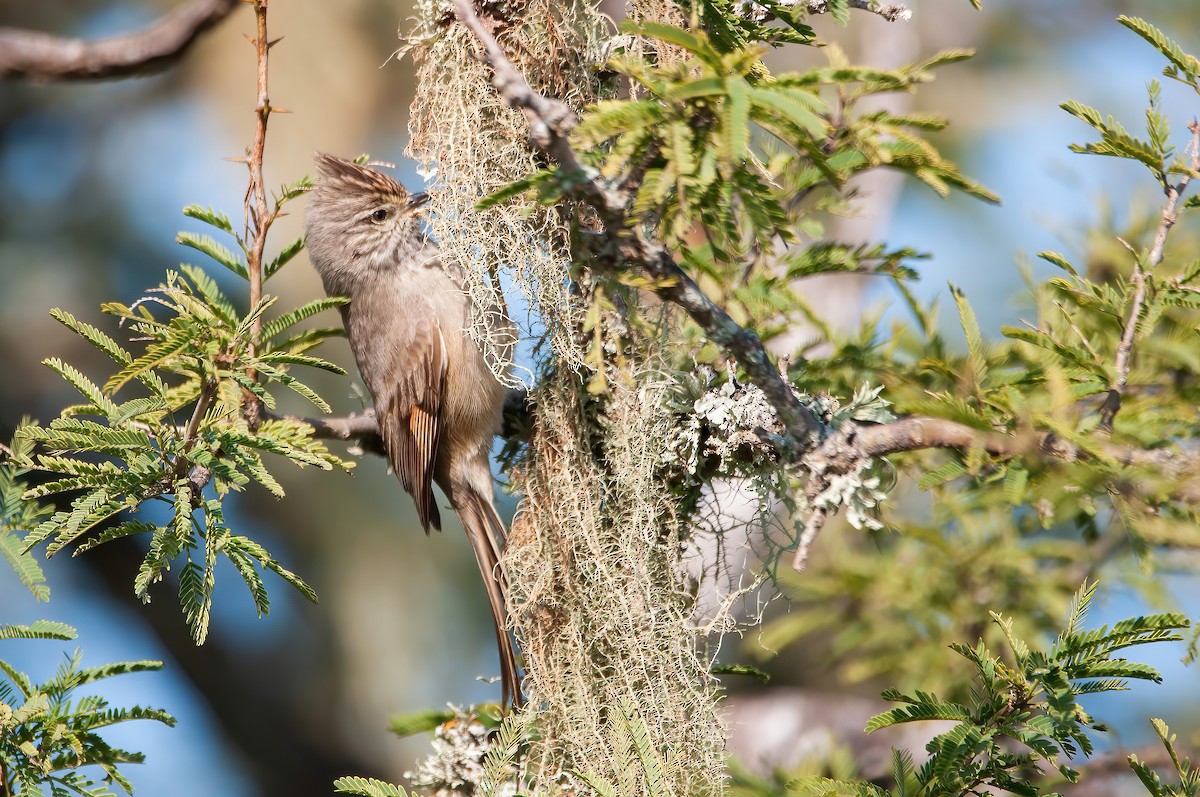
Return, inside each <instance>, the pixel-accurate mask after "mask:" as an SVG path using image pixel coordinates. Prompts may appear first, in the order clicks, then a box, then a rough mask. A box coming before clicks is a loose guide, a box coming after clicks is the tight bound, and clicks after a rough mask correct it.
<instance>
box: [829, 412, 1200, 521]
mask: <svg viewBox="0 0 1200 797" xmlns="http://www.w3.org/2000/svg"><path fill="white" fill-rule="evenodd" d="M929 448H945V449H953V450H956V451H968V450H970V449H972V448H977V449H982V450H983V451H986V452H987V453H989V454H992V455H993V456H1001V457H1013V456H1040V457H1045V458H1050V459H1057V460H1061V461H1063V462H1080V461H1083V460H1088V459H1094V458H1096V457H1097V456H1099V457H1103V458H1105V459H1108V460H1111V461H1112V462H1115V463H1116V464H1118V465H1123V466H1126V467H1143V468H1146V467H1148V468H1155V469H1157V470H1158V471H1159V472H1160V473H1162V474H1163V475H1164V476H1167V477H1174V478H1179V477H1183V476H1188V475H1193V474H1197V473H1200V452H1197V451H1179V450H1177V449H1172V448H1154V449H1145V448H1134V447H1129V446H1120V445H1115V444H1113V443H1103V444H1099V445H1095V446H1092V447H1091V448H1090V449H1089V448H1085V447H1083V446H1080V445H1078V444H1076V443H1072V442H1070V441H1069V440H1064V439H1062V438H1061V437H1059V436H1057V435H1055V434H1054V433H1052V432H1034V431H1032V430H1031V431H1028V432H1025V433H1017V434H1002V433H1000V432H986V431H983V430H980V429H975V428H972V427H970V426H967V425H965V424H961V423H957V422H955V421H950V420H946V419H944V418H925V417H921V416H909V417H905V418H899V419H897V420H895V421H892V422H891V423H884V424H862V423H847V424H844V425H843V427H842V429H840V430H839V431H838V433H837V434H834V435H831V436H830V437H829V438H827V439H826V440H825V441H824V442H823V443H822V444H821V446H820V447H819V448H818V449H817V450H815V451H814V452H813V453H812V454H811V455H809V457H808V458H807V459H808V460H809V461H811V462H813V463H819V464H820V466H821V468H822V469H824V470H825V471H828V472H831V473H849V472H850V471H851V470H853V468H854V467H855V465H857V464H858V463H859V462H861V461H862V460H865V459H876V458H879V457H886V456H888V455H890V454H899V453H903V452H906V451H920V450H923V449H929ZM1093 450H1094V451H1095V453H1093ZM1175 495H1176V497H1177V498H1180V499H1182V500H1186V501H1196V500H1200V489H1197V487H1192V486H1191V485H1184V486H1183V487H1181V488H1180V489H1179V490H1178V491H1177V492H1176V493H1175Z"/></svg>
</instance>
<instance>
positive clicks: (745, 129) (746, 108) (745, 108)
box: [719, 77, 750, 163]
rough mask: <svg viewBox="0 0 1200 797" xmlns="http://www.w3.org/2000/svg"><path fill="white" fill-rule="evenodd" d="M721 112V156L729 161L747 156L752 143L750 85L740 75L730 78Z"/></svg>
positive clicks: (732, 161)
mask: <svg viewBox="0 0 1200 797" xmlns="http://www.w3.org/2000/svg"><path fill="white" fill-rule="evenodd" d="M726 91H727V92H728V94H727V96H726V97H725V101H724V103H722V105H721V108H720V114H721V138H720V140H719V143H720V146H721V156H722V157H723V158H724V159H725V160H726V161H727V162H729V163H734V162H736V161H738V160H740V159H741V158H743V157H745V152H746V148H747V147H748V146H749V144H750V86H749V85H748V84H747V83H746V81H745V79H743V78H740V77H735V78H730V79H729V81H728V83H727V85H726Z"/></svg>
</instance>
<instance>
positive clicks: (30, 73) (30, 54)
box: [0, 0, 239, 80]
mask: <svg viewBox="0 0 1200 797" xmlns="http://www.w3.org/2000/svg"><path fill="white" fill-rule="evenodd" d="M238 2H239V0H195V2H192V3H190V4H188V5H186V6H183V7H181V8H177V9H175V10H174V11H172V12H170V13H169V14H167V15H166V16H164V17H163V18H162V19H160V20H159V21H157V22H155V23H154V24H153V25H151V26H150V27H148V28H146V29H145V30H143V31H140V32H138V33H132V34H129V35H126V36H114V37H112V38H109V39H99V40H96V41H85V40H83V39H71V38H65V37H62V36H54V35H52V34H49V33H42V32H40V31H33V30H24V29H21V28H0V77H10V78H22V77H23V78H30V79H33V80H96V79H103V78H122V77H133V76H137V75H147V74H151V73H153V72H157V71H160V70H162V69H165V68H167V67H168V66H170V65H171V64H173V63H174V62H175V61H177V60H179V59H180V58H181V57H182V56H183V54H184V53H185V52H187V50H188V48H189V47H190V46H191V45H192V44H193V43H194V42H195V41H196V39H198V38H199V37H200V34H202V33H204V32H205V31H207V30H208V29H209V28H211V27H213V26H214V25H216V24H217V23H218V22H220V21H221V20H223V19H224V18H225V17H227V16H229V14H230V13H231V12H232V11H233V9H234V8H236V7H237V6H238Z"/></svg>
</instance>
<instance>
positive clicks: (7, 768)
mask: <svg viewBox="0 0 1200 797" xmlns="http://www.w3.org/2000/svg"><path fill="white" fill-rule="evenodd" d="M75 636H76V634H75V629H73V628H71V627H70V626H68V625H65V624H63V623H55V622H49V621H45V620H39V621H37V622H35V623H33V624H31V625H27V626H26V625H5V626H0V641H4V640H10V639H50V640H59V641H70V640H73V639H75ZM161 668H162V662H158V661H128V662H118V663H114V664H105V665H101V666H98V667H83V666H82V654H81V653H80V652H79V651H78V650H76V651H75V653H74V654H72V655H71V656H68V657H67V658H66V660H65V661H64V662H63V663H62V664H61V665H60V666H59V668H58V672H57V673H56V674H55V676H54V677H53V678H51V679H50V680H48V681H45V682H43V683H35V682H34V681H33V680H32V679H31V678H30V677H29V676H28V675H25V674H24V673H22V672H20V671H18V670H17V669H16V668H14V667H13V666H12V665H10V664H8V663H7V662H5V661H3V660H0V790H2V791H3V793H4V794H21V795H34V794H44V793H46V792H45V791H44V787H45V788H48V789H49V790H50V793H51V794H53V795H56V797H58V795H63V796H65V795H72V794H74V795H79V796H80V797H107V795H112V794H113V793H114V792H113V791H112V787H113V786H114V785H115V786H116V787H118V788H120V789H121V790H122V791H124V792H125V793H126V794H131V793H132V791H133V787H132V786H131V785H130V783H129V780H128V779H127V778H126V777H125V776H124V775H123V774H122V773H121V770H120V769H119V767H120V765H122V764H137V763H141V762H142V761H143V760H144V757H143V756H142V755H141V754H140V753H133V752H129V751H127V750H122V749H121V748H118V747H113V746H112V745H110V744H108V743H107V742H106V741H105V740H104V738H103V737H102V736H101V735H100V734H101V731H102V730H103V729H104V728H107V727H110V726H112V725H116V724H117V723H121V722H128V721H130V720H154V721H156V722H161V723H163V724H164V725H167V726H168V727H173V726H174V725H175V718H174V717H172V716H171V715H170V714H168V713H167V712H165V711H163V710H161V709H157V708H146V707H142V706H133V707H131V708H114V707H111V706H110V705H109V703H108V701H106V700H105V699H104V698H103V697H100V696H98V695H91V696H87V697H79V698H75V697H73V692H74V691H75V690H76V689H78V688H80V687H83V686H87V685H89V684H93V683H96V682H98V681H102V680H104V679H106V678H111V677H113V676H116V675H123V674H126V673H135V672H149V671H155V670H159V669H161ZM82 767H97V768H98V769H99V770H100V772H102V773H103V775H102V777H101V778H100V779H99V780H96V779H95V778H94V777H93V775H92V774H91V773H89V772H88V771H86V770H85V771H80V769H81V768H82Z"/></svg>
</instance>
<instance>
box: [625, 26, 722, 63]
mask: <svg viewBox="0 0 1200 797" xmlns="http://www.w3.org/2000/svg"><path fill="white" fill-rule="evenodd" d="M621 30H622V32H624V33H629V34H632V35H634V36H649V37H651V38H655V39H659V40H661V41H665V42H668V43H669V44H673V45H675V46H676V47H682V48H683V49H685V50H687V51H689V52H691V53H693V54H694V55H696V56H697V57H698V58H700V60H701V61H704V62H705V63H707V64H708V65H709V66H712V67H714V68H720V66H721V54H720V53H718V52H717V51H716V50H715V49H713V47H712V45H711V44H710V43H709V41H708V37H707V36H705V35H704V33H703V32H701V33H696V34H693V33H689V32H688V31H686V30H683V29H682V28H676V27H674V26H673V25H664V24H662V23H661V22H652V21H648V20H646V21H642V22H632V21H630V20H626V21H624V22H622V23H621Z"/></svg>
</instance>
